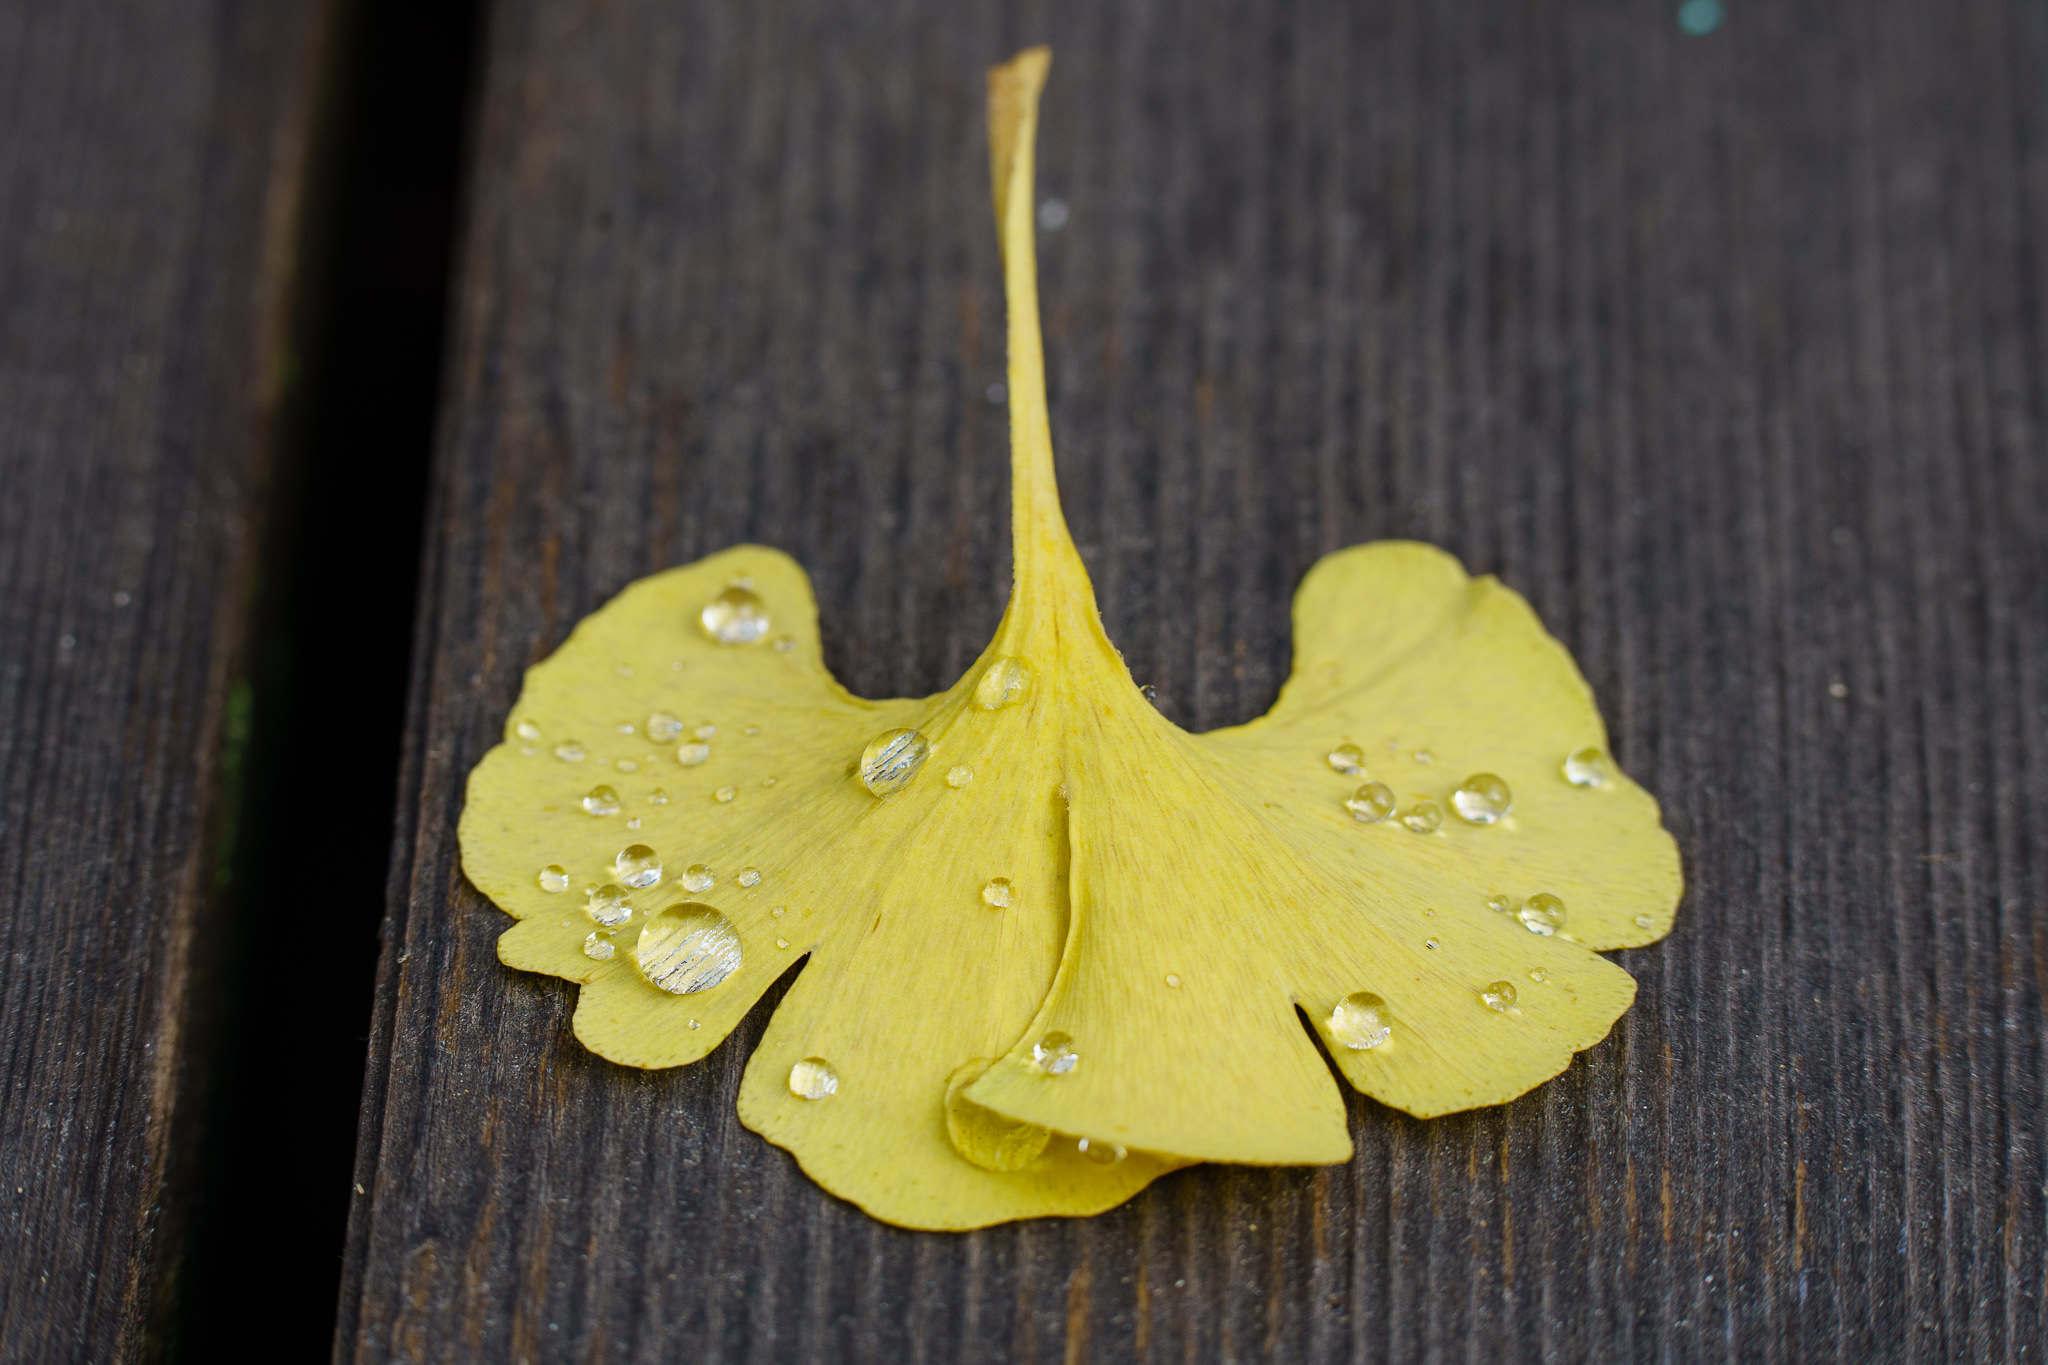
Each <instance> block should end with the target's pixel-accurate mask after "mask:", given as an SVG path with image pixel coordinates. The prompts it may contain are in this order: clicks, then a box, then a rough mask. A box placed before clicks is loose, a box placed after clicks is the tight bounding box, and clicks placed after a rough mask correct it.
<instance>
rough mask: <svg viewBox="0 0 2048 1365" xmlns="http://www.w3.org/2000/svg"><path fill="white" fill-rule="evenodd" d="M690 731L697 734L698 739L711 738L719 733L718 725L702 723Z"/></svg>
mask: <svg viewBox="0 0 2048 1365" xmlns="http://www.w3.org/2000/svg"><path fill="white" fill-rule="evenodd" d="M690 733H691V734H693V735H695V736H696V737H697V738H698V739H702V740H709V739H711V738H712V737H713V736H714V735H716V734H717V733H718V727H717V726H716V725H700V726H698V727H697V728H696V729H694V730H692V731H690Z"/></svg>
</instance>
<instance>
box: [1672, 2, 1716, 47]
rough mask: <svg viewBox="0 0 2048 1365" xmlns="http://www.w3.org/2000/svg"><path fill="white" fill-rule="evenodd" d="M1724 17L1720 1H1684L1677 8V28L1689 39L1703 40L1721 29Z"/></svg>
mask: <svg viewBox="0 0 2048 1365" xmlns="http://www.w3.org/2000/svg"><path fill="white" fill-rule="evenodd" d="M1724 17H1725V15H1724V12H1723V11H1722V9H1721V0H1685V3H1684V4H1682V5H1680V6H1679V7H1678V28H1679V31H1680V32H1682V33H1685V34H1688V35H1690V36H1691V37H1694V38H1704V37H1706V36H1707V35H1708V34H1709V33H1712V32H1713V31H1714V30H1715V29H1717V28H1719V27H1721V20H1722V19H1723V18H1724Z"/></svg>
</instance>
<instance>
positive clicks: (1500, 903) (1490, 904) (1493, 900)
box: [1486, 891, 1515, 915]
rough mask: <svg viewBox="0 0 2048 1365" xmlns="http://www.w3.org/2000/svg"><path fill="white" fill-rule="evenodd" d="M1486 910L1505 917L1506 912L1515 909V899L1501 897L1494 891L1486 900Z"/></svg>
mask: <svg viewBox="0 0 2048 1365" xmlns="http://www.w3.org/2000/svg"><path fill="white" fill-rule="evenodd" d="M1486 908H1487V909H1489V910H1491V911H1493V913H1494V914H1496V915H1505V914H1506V913H1507V912H1508V911H1510V910H1512V909H1514V908H1515V898H1514V897H1513V896H1505V895H1502V894H1501V893H1500V892H1498V891H1496V892H1494V893H1493V894H1492V895H1491V896H1488V897H1487V898H1486Z"/></svg>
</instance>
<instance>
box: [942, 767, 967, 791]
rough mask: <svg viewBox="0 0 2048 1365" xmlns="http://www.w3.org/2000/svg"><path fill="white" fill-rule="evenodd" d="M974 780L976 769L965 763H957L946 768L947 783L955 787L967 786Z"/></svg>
mask: <svg viewBox="0 0 2048 1365" xmlns="http://www.w3.org/2000/svg"><path fill="white" fill-rule="evenodd" d="M973 780H974V769H973V768H971V767H969V766H968V765H967V764H965V763H955V764H954V765H953V766H952V767H950V768H948V769H946V785H947V786H949V787H952V788H955V789H958V788H960V787H964V786H966V785H967V784H968V783H969V782H972V781H973Z"/></svg>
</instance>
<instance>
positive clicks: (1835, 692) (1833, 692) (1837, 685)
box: [1828, 682, 1849, 701]
mask: <svg viewBox="0 0 2048 1365" xmlns="http://www.w3.org/2000/svg"><path fill="white" fill-rule="evenodd" d="M1828 695H1829V696H1831V697H1833V698H1834V699H1835V700H1836V701H1841V700H1842V699H1843V698H1844V697H1847V696H1848V695H1849V684H1847V683H1845V682H1831V683H1829V684H1828Z"/></svg>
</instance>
